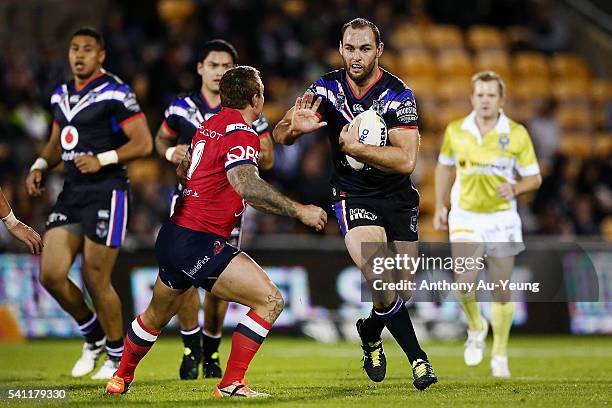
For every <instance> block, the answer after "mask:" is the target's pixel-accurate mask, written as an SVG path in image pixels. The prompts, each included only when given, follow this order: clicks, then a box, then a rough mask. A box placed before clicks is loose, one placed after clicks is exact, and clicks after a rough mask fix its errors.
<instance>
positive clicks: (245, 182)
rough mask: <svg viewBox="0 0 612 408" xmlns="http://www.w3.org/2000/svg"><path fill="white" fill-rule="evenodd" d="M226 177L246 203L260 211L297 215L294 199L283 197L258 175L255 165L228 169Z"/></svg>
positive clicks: (289, 215)
mask: <svg viewBox="0 0 612 408" xmlns="http://www.w3.org/2000/svg"><path fill="white" fill-rule="evenodd" d="M227 178H228V180H229V182H230V184H231V185H232V187H233V188H234V190H236V192H237V193H238V194H239V195H240V196H241V197H242V198H244V199H245V200H246V201H247V203H249V204H250V205H251V206H253V207H255V208H257V209H258V210H260V211H264V212H267V213H272V214H276V215H284V216H287V217H293V218H295V217H297V206H298V205H299V204H298V203H296V202H295V201H293V200H291V199H289V198H288V197H285V196H284V195H283V194H281V193H280V192H279V191H278V190H276V189H275V188H274V187H272V186H271V185H270V184H268V183H266V182H265V181H264V180H263V179H261V177H259V171H258V170H257V166H254V165H252V164H243V165H240V166H236V167H234V168H232V169H230V170H229V171H228V172H227Z"/></svg>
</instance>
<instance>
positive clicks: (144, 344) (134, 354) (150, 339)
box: [115, 316, 160, 384]
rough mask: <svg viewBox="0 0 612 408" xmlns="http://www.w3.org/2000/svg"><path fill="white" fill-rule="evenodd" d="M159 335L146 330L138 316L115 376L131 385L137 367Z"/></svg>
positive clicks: (126, 339) (126, 340) (131, 327)
mask: <svg viewBox="0 0 612 408" xmlns="http://www.w3.org/2000/svg"><path fill="white" fill-rule="evenodd" d="M159 333H160V332H159V331H154V330H151V329H148V328H146V327H145V325H144V324H143V323H142V320H140V316H136V319H134V321H132V325H131V326H130V328H129V329H128V332H127V336H125V347H124V351H123V355H122V356H121V363H119V369H118V370H117V372H116V373H115V375H118V376H119V377H121V378H123V380H124V381H125V382H126V383H128V384H129V383H131V382H132V381H133V380H134V371H136V366H138V363H139V362H140V360H142V358H143V357H144V356H145V355H146V354H147V352H148V351H149V350H150V349H151V347H153V344H155V340H157V336H159Z"/></svg>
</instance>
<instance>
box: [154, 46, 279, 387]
mask: <svg viewBox="0 0 612 408" xmlns="http://www.w3.org/2000/svg"><path fill="white" fill-rule="evenodd" d="M197 61H198V63H197V72H198V74H199V75H200V77H201V78H202V86H201V87H200V89H199V90H198V91H196V92H193V93H191V94H188V95H184V96H178V97H177V98H176V99H174V101H172V103H171V104H170V106H169V107H168V109H166V111H165V114H164V118H165V119H164V122H163V123H162V125H161V126H160V128H159V130H158V131H157V135H156V136H155V148H156V150H157V153H159V155H160V156H162V157H165V158H166V160H168V161H170V162H171V163H174V164H179V163H180V162H181V160H183V158H184V157H185V153H186V151H187V149H188V148H189V145H190V144H191V138H192V137H193V135H194V133H195V131H196V130H197V128H198V126H199V125H200V124H201V123H202V122H203V121H204V120H207V119H209V118H210V117H211V116H212V115H214V114H215V113H218V112H219V111H220V110H221V97H220V95H219V81H220V80H221V77H222V76H223V74H224V73H225V72H226V71H227V70H228V69H230V68H233V67H234V66H235V65H236V63H237V62H238V53H237V52H236V49H235V48H234V47H233V46H232V45H231V44H230V43H228V42H227V41H224V40H211V41H208V42H206V43H205V44H204V45H203V47H202V49H201V50H200V51H199V53H198V59H197ZM253 129H255V131H256V132H257V134H258V135H259V142H260V151H259V158H258V167H259V168H260V169H262V170H270V169H271V168H272V165H273V161H274V155H273V154H274V152H273V150H272V140H271V138H270V133H269V132H268V122H267V121H266V118H265V117H264V116H263V114H261V115H260V116H259V118H258V119H257V120H255V121H254V122H253ZM181 194H182V187H181V184H180V183H177V187H176V190H175V192H174V195H173V197H172V204H171V209H170V215H172V213H173V212H174V208H175V206H176V203H177V200H178V199H180V196H181ZM241 224H242V218H241V219H240V220H239V222H238V224H237V225H236V228H234V230H233V231H232V234H231V236H230V243H231V244H232V245H234V246H235V247H237V248H240V241H241V239H240V238H241V234H242V232H241V231H242V229H241ZM183 299H184V300H183V303H182V305H181V308H180V309H179V311H178V313H177V316H178V319H179V326H180V330H181V337H182V338H183V345H184V347H185V349H184V352H183V360H182V362H181V367H180V369H179V376H180V378H181V379H185V380H186V379H195V378H198V371H199V369H198V367H199V363H200V361H202V362H203V375H204V377H205V378H221V376H222V374H223V372H222V370H221V364H220V361H219V344H220V342H221V329H222V327H223V319H224V318H225V313H226V312H227V306H228V303H227V302H225V301H223V300H221V299H219V298H217V297H215V295H213V294H212V293H210V292H207V293H206V295H205V297H204V327H203V328H202V330H200V324H199V322H198V311H199V308H200V297H199V296H198V292H197V289H196V288H191V289H189V290H188V291H187V293H185V294H184V295H183ZM200 342H201V344H200Z"/></svg>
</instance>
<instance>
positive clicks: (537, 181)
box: [534, 174, 542, 190]
mask: <svg viewBox="0 0 612 408" xmlns="http://www.w3.org/2000/svg"><path fill="white" fill-rule="evenodd" d="M541 185H542V175H541V174H538V175H537V176H536V177H535V181H534V190H537V189H539V188H540V186H541Z"/></svg>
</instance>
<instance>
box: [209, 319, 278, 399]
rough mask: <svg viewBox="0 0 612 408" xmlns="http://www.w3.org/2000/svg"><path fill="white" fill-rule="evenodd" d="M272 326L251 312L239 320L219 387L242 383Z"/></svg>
mask: <svg viewBox="0 0 612 408" xmlns="http://www.w3.org/2000/svg"><path fill="white" fill-rule="evenodd" d="M271 328H272V325H271V324H270V323H268V322H266V321H265V320H264V319H262V318H261V317H260V316H258V315H256V314H255V312H254V311H253V310H249V312H248V313H247V314H246V316H244V317H243V318H242V320H240V322H239V323H238V326H236V329H235V330H234V334H233V335H232V351H231V353H230V356H229V360H228V361H227V368H226V369H225V375H223V379H221V382H220V383H219V387H220V388H223V387H227V386H228V385H230V384H231V383H233V382H235V381H242V380H243V379H244V374H245V373H246V370H247V368H249V364H250V363H251V360H253V357H255V353H257V350H259V347H260V346H261V343H263V341H264V339H265V338H266V336H267V335H268V331H269V330H270V329H271Z"/></svg>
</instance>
